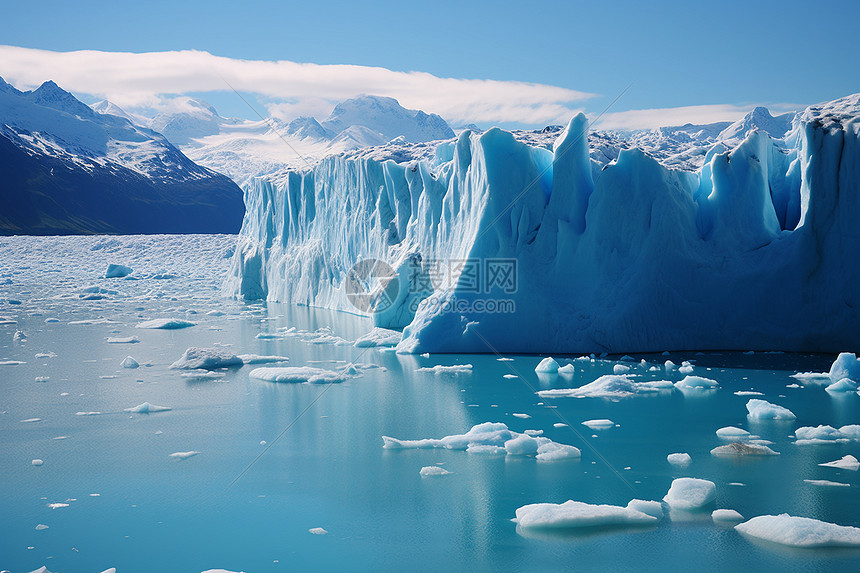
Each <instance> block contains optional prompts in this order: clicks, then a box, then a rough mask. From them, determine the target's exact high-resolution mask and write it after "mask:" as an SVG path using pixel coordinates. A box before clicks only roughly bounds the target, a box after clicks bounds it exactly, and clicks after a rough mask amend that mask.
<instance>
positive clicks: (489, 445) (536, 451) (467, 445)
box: [382, 422, 581, 461]
mask: <svg viewBox="0 0 860 573" xmlns="http://www.w3.org/2000/svg"><path fill="white" fill-rule="evenodd" d="M382 443H383V446H382V447H383V448H387V449H411V448H445V449H449V450H467V451H468V452H469V453H507V454H508V455H536V457H537V459H538V460H540V461H556V460H562V459H572V458H578V457H580V456H581V452H580V451H579V449H578V448H575V447H573V446H568V445H566V444H559V443H557V442H553V441H552V440H550V439H549V438H545V437H543V436H537V437H532V436H528V435H526V434H519V433H517V432H514V431H511V430H509V429H508V427H507V425H505V424H503V423H501V422H484V423H483V424H477V425H475V426H473V427H472V428H471V429H470V430H469V431H468V432H466V433H465V434H455V435H451V436H445V437H444V438H426V439H423V440H399V439H397V438H392V437H390V436H382Z"/></svg>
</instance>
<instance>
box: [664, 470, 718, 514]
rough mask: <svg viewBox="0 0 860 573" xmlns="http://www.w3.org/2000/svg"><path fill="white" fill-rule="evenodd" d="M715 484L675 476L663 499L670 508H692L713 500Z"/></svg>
mask: <svg viewBox="0 0 860 573" xmlns="http://www.w3.org/2000/svg"><path fill="white" fill-rule="evenodd" d="M716 492H717V486H716V485H715V484H714V482H712V481H708V480H705V479H698V478H677V479H675V480H673V481H672V485H671V487H670V488H669V491H668V492H667V493H666V495H665V496H664V497H663V501H665V502H666V503H668V504H669V506H670V507H671V508H672V509H682V510H693V509H698V508H700V507H704V506H706V505H708V504H709V503H711V502H713V501H714V498H715V497H716Z"/></svg>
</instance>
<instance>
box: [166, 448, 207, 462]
mask: <svg viewBox="0 0 860 573" xmlns="http://www.w3.org/2000/svg"><path fill="white" fill-rule="evenodd" d="M199 453H200V452H195V451H194V450H191V451H188V452H173V453H172V454H170V457H171V458H173V459H175V460H187V459H188V458H190V457H193V456H196V455H197V454H199Z"/></svg>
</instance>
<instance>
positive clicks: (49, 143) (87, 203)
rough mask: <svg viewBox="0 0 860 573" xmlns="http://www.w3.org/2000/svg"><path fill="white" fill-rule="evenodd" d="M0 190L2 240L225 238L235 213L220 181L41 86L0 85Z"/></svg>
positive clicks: (170, 149)
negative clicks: (17, 236) (46, 236)
mask: <svg viewBox="0 0 860 573" xmlns="http://www.w3.org/2000/svg"><path fill="white" fill-rule="evenodd" d="M0 180H2V181H3V183H4V185H3V187H2V196H3V199H4V201H5V202H4V209H3V211H2V212H0V232H2V233H80V232H114V233H117V232H124V233H152V232H213V231H221V232H229V231H230V230H235V229H237V228H238V226H239V222H240V221H241V218H242V213H243V209H242V204H241V191H240V190H239V189H238V188H237V187H236V185H235V184H234V183H232V182H231V181H229V180H228V179H227V178H225V177H223V176H222V175H219V174H217V173H215V172H213V171H210V170H208V169H206V168H204V167H200V166H199V165H196V164H195V163H194V162H192V161H191V160H189V159H188V158H187V157H186V156H185V155H183V154H182V152H180V151H179V150H178V149H177V148H176V147H174V146H173V145H172V144H170V142H168V141H167V140H166V139H165V138H164V137H163V136H161V135H160V134H158V133H155V132H154V131H152V130H149V129H147V128H144V127H140V126H137V125H134V124H132V123H131V122H129V121H128V120H127V119H125V118H123V117H119V116H116V115H112V114H100V113H95V112H94V111H93V110H92V109H91V108H90V107H88V106H87V105H85V104H84V103H82V102H81V101H79V100H77V99H76V98H75V97H74V96H73V95H72V94H70V93H68V92H66V91H64V90H63V89H61V88H60V87H59V86H57V85H56V84H55V83H54V82H51V81H48V82H45V83H44V84H42V85H41V86H40V87H39V88H38V89H36V90H33V91H30V92H21V91H19V90H17V89H15V88H12V87H11V86H9V85H8V84H6V82H4V81H0ZM195 203H198V204H199V206H195Z"/></svg>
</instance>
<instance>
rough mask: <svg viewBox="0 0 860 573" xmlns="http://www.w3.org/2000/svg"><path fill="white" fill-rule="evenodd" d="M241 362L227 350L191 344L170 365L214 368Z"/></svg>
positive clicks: (178, 367)
mask: <svg viewBox="0 0 860 573" xmlns="http://www.w3.org/2000/svg"><path fill="white" fill-rule="evenodd" d="M243 364H245V362H244V361H243V360H242V359H241V358H239V357H238V356H236V355H235V354H233V353H232V352H230V351H229V350H224V349H222V348H200V347H197V346H192V347H191V348H188V349H186V350H185V352H184V353H183V354H182V357H181V358H180V359H179V360H177V361H176V362H174V363H173V364H171V365H170V367H171V368H174V369H182V370H200V369H203V370H213V369H215V368H227V367H230V366H242V365H243Z"/></svg>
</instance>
